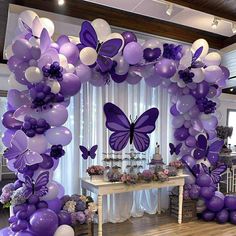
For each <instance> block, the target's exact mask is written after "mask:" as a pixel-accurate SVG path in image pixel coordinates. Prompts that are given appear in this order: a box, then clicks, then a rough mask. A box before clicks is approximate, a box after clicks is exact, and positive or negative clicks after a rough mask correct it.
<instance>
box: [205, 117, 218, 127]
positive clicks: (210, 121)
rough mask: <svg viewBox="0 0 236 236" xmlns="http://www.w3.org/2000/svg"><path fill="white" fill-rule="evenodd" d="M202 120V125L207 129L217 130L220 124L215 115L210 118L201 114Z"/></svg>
mask: <svg viewBox="0 0 236 236" xmlns="http://www.w3.org/2000/svg"><path fill="white" fill-rule="evenodd" d="M201 121H202V125H203V127H204V129H205V130H215V128H216V126H217V124H218V120H217V118H216V117H215V116H212V115H211V116H209V117H208V118H206V119H205V118H203V116H201Z"/></svg>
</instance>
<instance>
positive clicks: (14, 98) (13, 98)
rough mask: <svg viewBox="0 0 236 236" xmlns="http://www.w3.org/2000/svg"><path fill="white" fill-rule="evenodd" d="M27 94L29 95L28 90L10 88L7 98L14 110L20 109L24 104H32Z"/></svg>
mask: <svg viewBox="0 0 236 236" xmlns="http://www.w3.org/2000/svg"><path fill="white" fill-rule="evenodd" d="M27 92H28V91H27ZM26 95H27V93H26V92H20V91H18V90H16V89H11V90H9V91H8V93H7V100H8V103H9V105H10V106H11V107H12V108H13V109H14V110H16V109H18V108H19V107H21V106H23V105H30V104H31V102H30V100H29V98H28V97H27V96H26Z"/></svg>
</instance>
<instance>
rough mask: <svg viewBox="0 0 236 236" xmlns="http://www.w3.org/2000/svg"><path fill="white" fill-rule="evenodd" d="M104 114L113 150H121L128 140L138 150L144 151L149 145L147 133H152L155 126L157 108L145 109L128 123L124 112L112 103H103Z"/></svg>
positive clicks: (157, 113)
mask: <svg viewBox="0 0 236 236" xmlns="http://www.w3.org/2000/svg"><path fill="white" fill-rule="evenodd" d="M104 113H105V116H106V127H107V128H108V129H109V130H110V131H112V132H113V133H112V134H111V136H110V138H109V144H110V147H111V148H112V149H113V150H114V151H121V150H122V149H124V148H125V147H126V145H127V144H128V141H130V144H134V147H135V148H136V149H137V150H138V151H139V152H144V151H146V150H147V149H148V147H149V145H150V138H149V136H148V135H147V134H150V133H152V132H153V131H154V130H155V128H156V126H155V123H156V120H157V118H158V115H159V111H158V109H157V108H151V109H149V110H147V111H145V112H144V113H143V114H142V115H141V116H140V117H139V118H138V119H137V120H136V121H134V122H132V121H131V123H130V121H129V120H128V118H127V116H126V115H125V114H124V112H123V111H122V110H121V109H120V108H119V107H117V106H116V105H114V104H112V103H106V104H105V105H104Z"/></svg>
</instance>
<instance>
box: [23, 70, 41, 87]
mask: <svg viewBox="0 0 236 236" xmlns="http://www.w3.org/2000/svg"><path fill="white" fill-rule="evenodd" d="M25 78H26V79H27V80H28V81H29V82H30V83H38V82H40V81H42V79H43V73H42V71H41V70H40V69H39V68H38V67H36V66H31V67H29V68H28V69H27V70H26V71H25Z"/></svg>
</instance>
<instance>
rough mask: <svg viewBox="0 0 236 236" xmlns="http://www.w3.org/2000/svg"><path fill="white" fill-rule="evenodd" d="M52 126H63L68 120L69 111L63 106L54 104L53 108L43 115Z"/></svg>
mask: <svg viewBox="0 0 236 236" xmlns="http://www.w3.org/2000/svg"><path fill="white" fill-rule="evenodd" d="M41 116H42V118H44V119H45V120H46V121H47V122H48V123H49V125H50V126H61V125H63V124H64V123H65V122H66V121H67V118H68V111H67V109H66V108H65V107H64V106H63V105H61V104H54V105H53V107H52V108H51V109H49V110H47V111H45V112H42V113H41Z"/></svg>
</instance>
